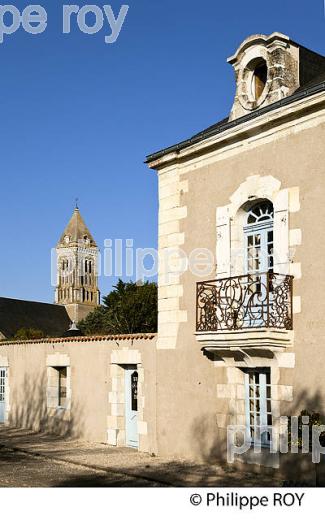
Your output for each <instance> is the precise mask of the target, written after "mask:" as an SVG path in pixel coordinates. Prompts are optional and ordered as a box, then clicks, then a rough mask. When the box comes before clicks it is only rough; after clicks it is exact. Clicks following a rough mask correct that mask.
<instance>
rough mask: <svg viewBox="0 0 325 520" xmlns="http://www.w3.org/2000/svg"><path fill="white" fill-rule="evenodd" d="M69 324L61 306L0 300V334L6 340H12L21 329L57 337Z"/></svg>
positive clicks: (8, 299)
mask: <svg viewBox="0 0 325 520" xmlns="http://www.w3.org/2000/svg"><path fill="white" fill-rule="evenodd" d="M70 323H71V320H70V318H69V316H68V314H67V311H66V309H65V307H64V306H62V305H54V304H50V303H39V302H29V301H24V300H14V299H11V298H0V332H1V333H2V334H3V335H4V336H5V337H6V338H12V337H13V336H14V335H15V334H16V332H17V331H18V330H19V329H21V328H28V329H29V328H33V329H38V330H41V331H42V332H43V333H44V337H59V336H62V335H63V334H64V333H65V332H66V331H67V330H68V329H69V326H70Z"/></svg>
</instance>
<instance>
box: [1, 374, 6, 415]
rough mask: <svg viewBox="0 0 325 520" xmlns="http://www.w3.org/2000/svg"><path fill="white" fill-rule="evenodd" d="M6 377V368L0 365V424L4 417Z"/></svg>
mask: <svg viewBox="0 0 325 520" xmlns="http://www.w3.org/2000/svg"><path fill="white" fill-rule="evenodd" d="M6 379H7V369H6V368H2V367H0V424H1V423H4V422H5V418H6V386H7V385H6Z"/></svg>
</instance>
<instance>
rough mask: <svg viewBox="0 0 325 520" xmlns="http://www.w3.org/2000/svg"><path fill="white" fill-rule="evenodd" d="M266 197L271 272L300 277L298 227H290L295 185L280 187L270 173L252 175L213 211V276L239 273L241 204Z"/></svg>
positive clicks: (297, 308)
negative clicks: (270, 214)
mask: <svg viewBox="0 0 325 520" xmlns="http://www.w3.org/2000/svg"><path fill="white" fill-rule="evenodd" d="M261 199H267V200H270V201H271V202H272V203H273V206H274V272H278V273H280V274H290V275H293V276H294V277H295V278H296V279H299V278H301V264H300V263H297V262H293V260H294V254H295V248H296V247H297V246H299V245H301V230H299V229H290V227H289V225H290V213H294V212H297V211H299V209H300V203H299V189H298V188H297V187H293V188H289V189H281V182H280V181H279V180H277V179H276V178H275V177H273V176H270V175H269V176H261V175H252V176H250V177H247V179H246V180H245V181H244V182H243V183H242V184H241V185H240V186H239V188H238V189H237V190H236V191H235V192H234V193H233V194H232V195H231V197H230V204H228V205H227V206H223V207H219V208H217V211H216V227H217V247H216V249H217V251H216V254H217V278H218V279H221V278H228V277H230V276H240V275H242V274H245V273H244V272H243V271H244V265H243V264H244V262H243V254H244V234H243V226H244V219H245V218H246V216H247V212H246V211H245V205H247V204H248V203H251V204H253V203H254V202H255V201H258V200H261ZM293 307H294V313H298V312H300V308H301V302H300V297H299V296H297V295H295V296H294V301H293Z"/></svg>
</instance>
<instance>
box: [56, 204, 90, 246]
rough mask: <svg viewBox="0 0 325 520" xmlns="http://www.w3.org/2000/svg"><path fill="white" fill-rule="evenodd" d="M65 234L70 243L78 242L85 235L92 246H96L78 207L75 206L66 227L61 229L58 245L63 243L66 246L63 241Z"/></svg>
mask: <svg viewBox="0 0 325 520" xmlns="http://www.w3.org/2000/svg"><path fill="white" fill-rule="evenodd" d="M65 236H69V237H70V244H71V243H77V244H78V243H79V241H82V240H83V239H84V237H85V236H87V237H88V239H89V240H90V244H91V245H92V246H96V242H95V240H94V238H93V236H92V234H91V233H90V231H89V229H88V227H87V226H86V224H85V222H84V220H83V218H82V216H81V214H80V211H79V209H78V208H75V210H74V212H73V215H72V217H71V219H70V221H69V223H68V225H67V227H66V228H65V230H64V231H63V233H62V235H61V238H60V240H59V242H58V246H60V245H63V246H65V247H66V246H67V244H66V243H65V241H64V237H65Z"/></svg>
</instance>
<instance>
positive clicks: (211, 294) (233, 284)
mask: <svg viewBox="0 0 325 520" xmlns="http://www.w3.org/2000/svg"><path fill="white" fill-rule="evenodd" d="M292 294H293V277H292V276H289V275H281V274H275V273H258V274H247V275H243V276H236V277H231V278H225V279H220V280H214V281H210V282H199V283H198V284H197V303H196V336H197V339H198V340H199V341H200V342H201V343H202V344H203V345H204V346H205V347H206V348H209V347H211V348H214V349H215V348H219V349H224V348H226V349H232V348H234V349H236V348H237V350H238V349H246V350H247V349H256V348H264V349H265V348H267V349H271V350H276V349H279V348H282V349H283V348H285V347H287V346H290V345H291V344H292V338H293V332H292V330H293V320H292V315H293V311H292Z"/></svg>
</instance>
